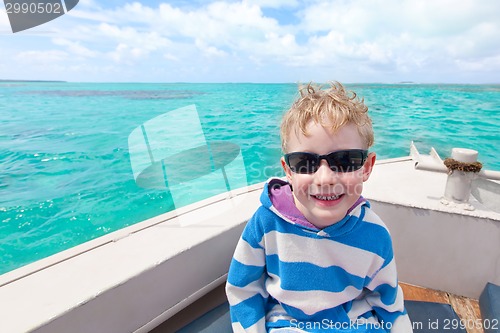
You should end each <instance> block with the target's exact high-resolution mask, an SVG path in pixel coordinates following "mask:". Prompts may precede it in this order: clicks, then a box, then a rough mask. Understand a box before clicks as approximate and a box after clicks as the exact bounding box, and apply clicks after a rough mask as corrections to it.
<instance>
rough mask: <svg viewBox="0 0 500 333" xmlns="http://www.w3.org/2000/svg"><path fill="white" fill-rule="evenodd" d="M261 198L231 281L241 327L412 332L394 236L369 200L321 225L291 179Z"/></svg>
mask: <svg viewBox="0 0 500 333" xmlns="http://www.w3.org/2000/svg"><path fill="white" fill-rule="evenodd" d="M361 199H362V198H361ZM260 200H261V203H262V205H261V206H260V207H259V208H258V210H257V211H256V212H255V214H254V215H253V217H252V218H251V219H250V220H249V222H248V223H247V225H246V227H245V229H244V231H243V234H242V236H241V238H240V240H239V242H238V245H237V247H236V250H235V253H234V256H233V259H232V261H231V265H230V269H229V274H228V281H227V284H226V293H227V296H228V300H229V305H230V313H231V321H232V326H233V330H234V332H248V333H265V332H268V331H269V330H271V329H273V328H282V327H289V328H294V329H302V330H304V331H306V332H393V333H394V332H397V333H406V332H412V330H411V323H410V321H409V318H408V315H407V314H406V311H405V308H404V302H403V293H402V291H401V288H400V287H399V286H398V281H397V273H396V265H395V262H394V256H393V250H392V241H391V237H390V235H389V232H388V230H387V228H386V226H385V225H384V223H383V222H382V221H381V220H380V218H379V217H378V216H377V215H375V213H373V211H372V210H371V209H370V204H369V202H368V201H366V200H364V199H362V200H358V202H357V203H356V204H355V205H354V206H353V207H352V208H351V210H350V212H349V213H348V214H347V215H346V216H345V217H344V218H343V219H342V220H341V221H339V222H337V223H335V224H333V225H331V226H329V227H326V228H324V229H318V228H316V227H315V226H314V225H312V224H311V223H309V222H308V221H307V220H306V219H305V217H304V216H303V215H302V214H301V213H300V212H299V211H298V209H297V208H296V207H295V205H294V204H293V196H292V192H291V189H290V185H289V184H288V183H286V182H284V181H282V180H280V179H271V180H270V181H269V182H268V183H267V184H266V186H265V187H264V191H263V193H262V195H261V198H260Z"/></svg>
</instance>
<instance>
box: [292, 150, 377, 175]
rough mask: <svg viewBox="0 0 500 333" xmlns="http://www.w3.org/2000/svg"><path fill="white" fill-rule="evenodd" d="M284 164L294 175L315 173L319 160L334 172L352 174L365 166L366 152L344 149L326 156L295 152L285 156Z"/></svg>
mask: <svg viewBox="0 0 500 333" xmlns="http://www.w3.org/2000/svg"><path fill="white" fill-rule="evenodd" d="M284 157H285V162H286V164H287V165H288V166H289V167H290V170H292V171H293V172H295V173H315V172H316V171H318V169H319V165H320V162H321V160H323V159H324V160H326V161H327V162H328V165H329V166H330V169H331V170H332V171H335V172H352V171H356V170H359V169H361V168H362V167H363V165H364V164H365V161H366V158H367V157H368V150H363V149H346V150H338V151H334V152H332V153H329V154H326V155H318V154H314V153H305V152H295V153H289V154H285V156H284Z"/></svg>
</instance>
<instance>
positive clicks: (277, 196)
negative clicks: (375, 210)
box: [260, 178, 370, 235]
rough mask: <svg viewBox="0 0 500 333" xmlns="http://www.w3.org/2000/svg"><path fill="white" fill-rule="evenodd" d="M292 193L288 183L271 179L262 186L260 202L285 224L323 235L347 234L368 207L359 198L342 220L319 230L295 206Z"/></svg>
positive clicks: (365, 202)
mask: <svg viewBox="0 0 500 333" xmlns="http://www.w3.org/2000/svg"><path fill="white" fill-rule="evenodd" d="M292 191H293V190H292V186H291V185H290V183H288V182H286V181H284V180H282V179H280V178H271V179H270V180H269V181H268V182H267V183H266V185H265V186H264V191H263V192H262V194H261V197H260V202H261V203H262V205H263V206H264V207H265V208H267V209H269V210H270V211H272V212H273V213H274V214H276V215H278V216H279V217H281V218H282V219H283V220H285V221H286V222H288V223H291V224H294V225H297V226H298V227H301V228H305V229H308V230H311V231H315V232H318V233H322V234H324V235H339V234H344V233H346V232H349V231H350V230H352V228H353V227H354V226H355V225H356V223H357V221H358V220H359V219H362V218H363V216H364V208H363V207H364V206H366V207H370V204H369V203H368V201H366V199H364V198H363V197H362V196H360V198H359V199H358V200H357V201H356V202H355V203H354V205H353V206H352V207H351V208H350V209H349V211H348V212H347V215H346V216H345V217H344V218H343V219H342V220H340V221H339V222H337V223H335V224H332V225H331V226H328V227H326V228H324V229H322V230H321V229H319V228H317V227H316V226H315V225H313V224H312V223H311V222H309V221H308V220H307V219H306V217H305V216H304V215H303V214H302V213H301V212H300V211H299V209H298V208H297V207H296V206H295V202H294V198H293V193H292Z"/></svg>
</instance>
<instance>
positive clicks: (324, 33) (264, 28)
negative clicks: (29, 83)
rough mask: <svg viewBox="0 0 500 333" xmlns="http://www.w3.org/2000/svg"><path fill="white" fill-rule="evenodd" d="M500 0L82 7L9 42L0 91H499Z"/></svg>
mask: <svg viewBox="0 0 500 333" xmlns="http://www.w3.org/2000/svg"><path fill="white" fill-rule="evenodd" d="M498 13H500V1H498V0H460V1H456V0H318V1H315V0H313V1H303V0H238V1H236V0H234V1H233V0H221V1H210V0H195V1H188V0H176V1H161V0H158V1H135V2H133V1H130V2H129V1H118V0H109V1H96V0H80V2H79V4H78V5H77V6H76V7H75V8H74V9H73V10H72V11H70V12H69V13H68V14H66V15H64V16H62V17H59V18H57V19H55V20H53V21H50V22H48V23H46V24H43V25H40V26H38V27H35V28H32V29H29V30H26V31H24V32H19V33H16V34H13V33H12V32H11V30H10V25H9V20H8V17H7V14H6V11H5V7H4V6H3V5H0V55H1V56H2V61H1V62H0V79H38V80H65V81H73V82H309V81H316V82H326V81H330V80H338V81H341V82H344V83H356V82H383V83H395V82H400V81H413V82H420V83H500V15H498Z"/></svg>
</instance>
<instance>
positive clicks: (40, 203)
mask: <svg viewBox="0 0 500 333" xmlns="http://www.w3.org/2000/svg"><path fill="white" fill-rule="evenodd" d="M348 88H350V89H353V90H355V91H356V92H357V93H358V94H359V95H360V96H364V98H365V101H366V103H367V104H368V106H369V108H370V113H371V116H372V118H373V121H374V127H375V136H376V144H375V146H374V147H373V150H374V151H376V152H377V154H378V158H379V159H382V158H391V157H399V156H405V155H408V153H409V145H410V141H411V140H413V141H415V143H416V145H417V147H418V148H419V150H420V151H421V152H424V153H427V152H428V150H429V149H430V147H431V146H434V147H435V148H436V149H437V151H438V152H439V153H440V155H441V156H442V157H446V156H449V153H450V150H451V148H453V147H466V148H471V149H476V150H478V151H479V160H480V161H481V162H483V164H484V165H485V168H487V169H493V170H500V160H499V159H498V158H497V156H496V155H497V153H498V150H499V148H500V136H499V126H500V85H412V84H404V85H403V84H402V85H383V84H352V85H348ZM295 97H296V85H295V84H135V83H130V84H126V83H120V84H110V83H99V84H90V83H51V82H33V83H28V82H17V83H16V82H0V115H1V117H0V170H1V172H0V258H1V262H0V274H1V273H5V272H7V271H9V270H12V269H15V268H17V267H20V266H23V265H25V264H28V263H30V262H33V261H35V260H37V259H41V258H44V257H46V256H49V255H51V254H54V253H57V252H59V251H62V250H64V249H67V248H69V247H71V246H74V245H77V244H80V243H83V242H85V241H88V240H91V239H93V238H96V237H99V236H101V235H104V234H106V233H109V232H111V231H115V230H117V229H120V228H123V227H125V226H129V225H132V224H134V223H136V222H139V221H142V220H144V219H147V218H150V217H153V216H156V215H158V214H162V213H165V212H167V211H169V210H171V209H173V203H172V199H171V197H170V195H169V193H168V191H165V190H162V189H151V188H150V189H148V188H141V187H139V186H138V185H137V184H136V182H135V181H134V176H133V173H132V168H131V163H130V156H129V147H128V136H129V135H130V133H131V132H132V131H133V130H134V129H135V128H137V127H138V126H140V125H141V124H143V123H145V122H147V121H148V120H150V119H153V118H155V117H157V116H160V115H162V114H165V113H166V112H169V111H171V110H174V109H177V108H181V107H184V106H187V105H192V104H194V105H196V107H197V110H198V113H199V117H200V121H201V126H202V127H203V131H204V134H205V137H206V139H207V141H226V142H231V143H234V144H236V145H238V146H239V147H240V149H241V156H242V158H243V161H244V164H245V169H246V177H247V182H248V183H250V184H251V183H257V182H261V181H264V180H266V179H267V178H268V177H271V176H281V175H283V174H282V172H281V167H280V165H279V157H280V143H279V134H278V127H279V121H280V117H281V114H282V113H283V111H285V110H286V109H287V108H288V107H289V106H290V105H291V103H292V101H293V99H294V98H295ZM199 190H200V191H199V193H197V196H195V195H193V196H192V198H193V200H197V199H199V197H200V196H201V197H207V196H209V195H212V194H217V193H213V191H212V189H211V188H203V189H199Z"/></svg>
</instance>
